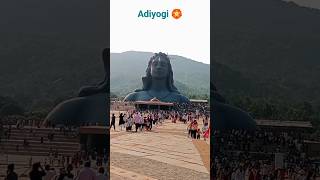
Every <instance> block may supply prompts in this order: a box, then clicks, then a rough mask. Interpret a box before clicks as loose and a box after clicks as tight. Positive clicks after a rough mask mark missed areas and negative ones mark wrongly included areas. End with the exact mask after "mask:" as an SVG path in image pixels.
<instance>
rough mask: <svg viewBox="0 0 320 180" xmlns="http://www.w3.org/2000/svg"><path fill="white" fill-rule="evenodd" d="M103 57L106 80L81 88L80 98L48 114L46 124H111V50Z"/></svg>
mask: <svg viewBox="0 0 320 180" xmlns="http://www.w3.org/2000/svg"><path fill="white" fill-rule="evenodd" d="M102 56H103V63H104V70H105V78H104V80H103V81H102V82H101V83H99V84H97V85H96V86H87V87H83V88H81V89H80V92H79V95H78V97H75V98H72V99H69V100H66V101H64V102H62V103H60V104H58V105H57V106H56V107H55V108H54V109H53V110H52V111H51V112H50V113H49V114H48V116H47V117H46V119H45V123H50V124H56V125H59V124H64V125H75V126H77V125H81V124H91V125H96V124H98V125H104V126H105V125H108V124H109V115H108V104H109V99H108V97H109V73H108V72H109V64H108V62H109V57H110V53H109V49H104V50H103V53H102Z"/></svg>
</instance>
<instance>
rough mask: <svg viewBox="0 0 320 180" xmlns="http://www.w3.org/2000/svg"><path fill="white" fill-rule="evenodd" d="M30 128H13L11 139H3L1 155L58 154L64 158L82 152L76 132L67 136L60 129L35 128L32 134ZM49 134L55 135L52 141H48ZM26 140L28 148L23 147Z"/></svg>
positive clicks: (0, 145) (0, 143)
mask: <svg viewBox="0 0 320 180" xmlns="http://www.w3.org/2000/svg"><path fill="white" fill-rule="evenodd" d="M30 128H31V127H24V128H23V129H17V128H11V133H10V137H9V139H6V138H2V139H1V142H0V154H12V155H31V156H48V155H49V153H50V152H52V153H54V152H58V154H59V155H62V156H72V155H74V154H75V153H76V152H77V151H79V150H80V143H79V137H78V136H75V135H74V134H75V132H74V131H72V132H69V133H67V135H65V134H64V132H62V131H60V130H59V129H52V128H33V130H32V132H31V131H30ZM49 133H54V138H53V140H52V141H49V140H48V134H49ZM41 137H43V143H41ZM24 140H27V142H28V143H29V145H28V146H24V145H23V143H24ZM17 146H18V147H17Z"/></svg>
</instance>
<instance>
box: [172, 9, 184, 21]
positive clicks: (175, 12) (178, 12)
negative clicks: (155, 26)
mask: <svg viewBox="0 0 320 180" xmlns="http://www.w3.org/2000/svg"><path fill="white" fill-rule="evenodd" d="M181 16H182V11H181V10H180V9H174V10H173V11H172V17H173V18H175V19H179V18H180V17H181Z"/></svg>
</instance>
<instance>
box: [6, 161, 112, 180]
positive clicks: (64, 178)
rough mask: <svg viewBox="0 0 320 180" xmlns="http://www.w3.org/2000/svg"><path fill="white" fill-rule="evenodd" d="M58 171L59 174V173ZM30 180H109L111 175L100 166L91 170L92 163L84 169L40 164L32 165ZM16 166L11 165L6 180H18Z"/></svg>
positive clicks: (86, 164)
mask: <svg viewBox="0 0 320 180" xmlns="http://www.w3.org/2000/svg"><path fill="white" fill-rule="evenodd" d="M57 170H58V171H59V172H57ZM28 177H29V179H30V180H107V179H110V178H109V174H108V171H107V169H106V168H104V167H102V166H100V167H98V168H97V170H94V169H93V168H91V162H90V161H87V162H85V163H84V165H83V167H82V168H74V166H73V165H72V164H69V165H68V166H67V167H60V168H57V169H55V168H52V167H51V166H50V165H44V167H43V166H42V165H41V163H40V162H37V163H34V164H33V165H32V168H31V171H30V172H29V174H28ZM18 178H19V176H18V174H17V173H16V172H15V165H14V164H9V165H8V168H7V175H6V177H5V180H18Z"/></svg>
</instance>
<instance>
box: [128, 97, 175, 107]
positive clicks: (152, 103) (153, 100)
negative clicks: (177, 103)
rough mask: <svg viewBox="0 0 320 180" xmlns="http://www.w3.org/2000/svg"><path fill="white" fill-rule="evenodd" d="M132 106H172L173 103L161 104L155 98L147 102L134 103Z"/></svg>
mask: <svg viewBox="0 0 320 180" xmlns="http://www.w3.org/2000/svg"><path fill="white" fill-rule="evenodd" d="M134 104H145V105H157V106H158V105H159V106H173V105H174V104H173V103H169V102H162V101H160V100H159V99H157V98H152V99H151V100H149V101H135V102H134Z"/></svg>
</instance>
